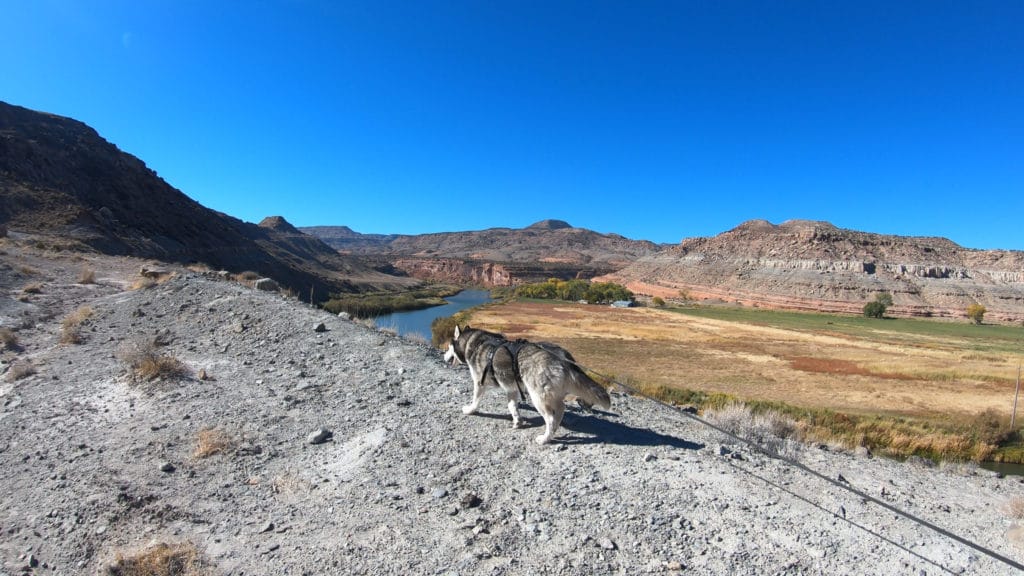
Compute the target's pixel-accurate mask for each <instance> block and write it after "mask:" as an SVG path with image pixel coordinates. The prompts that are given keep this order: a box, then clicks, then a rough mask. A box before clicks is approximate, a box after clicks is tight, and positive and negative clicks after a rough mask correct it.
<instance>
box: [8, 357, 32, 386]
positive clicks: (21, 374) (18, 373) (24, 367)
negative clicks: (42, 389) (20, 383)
mask: <svg viewBox="0 0 1024 576" xmlns="http://www.w3.org/2000/svg"><path fill="white" fill-rule="evenodd" d="M35 373H36V367H35V366H33V365H32V363H31V362H29V361H28V360H23V361H19V362H14V363H12V364H11V367H10V368H8V369H7V381H8V382H14V381H15V380H21V379H22V378H28V377H29V376H31V375H33V374H35Z"/></svg>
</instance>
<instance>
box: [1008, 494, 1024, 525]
mask: <svg viewBox="0 0 1024 576" xmlns="http://www.w3.org/2000/svg"><path fill="white" fill-rule="evenodd" d="M1006 515H1007V516H1009V517H1010V518H1013V519H1014V520H1024V497H1020V496H1014V497H1013V498H1011V499H1010V501H1009V502H1007V503H1006Z"/></svg>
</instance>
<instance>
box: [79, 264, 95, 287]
mask: <svg viewBox="0 0 1024 576" xmlns="http://www.w3.org/2000/svg"><path fill="white" fill-rule="evenodd" d="M78 283H79V284H95V283H96V271H95V270H93V269H92V268H82V271H81V272H79V273H78Z"/></svg>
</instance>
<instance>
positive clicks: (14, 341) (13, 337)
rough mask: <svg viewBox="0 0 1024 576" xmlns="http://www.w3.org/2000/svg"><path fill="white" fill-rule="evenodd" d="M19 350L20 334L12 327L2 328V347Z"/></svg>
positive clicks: (0, 344)
mask: <svg viewBox="0 0 1024 576" xmlns="http://www.w3.org/2000/svg"><path fill="white" fill-rule="evenodd" d="M4 348H6V349H8V350H17V349H18V335H17V334H15V333H14V331H13V330H11V329H10V328H0V349H4Z"/></svg>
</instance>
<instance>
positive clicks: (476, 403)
mask: <svg viewBox="0 0 1024 576" xmlns="http://www.w3.org/2000/svg"><path fill="white" fill-rule="evenodd" d="M469 375H470V377H472V379H473V399H472V400H471V401H470V403H469V404H467V405H465V406H463V407H462V413H463V414H473V413H475V412H476V410H477V408H479V407H480V397H481V396H483V395H484V383H483V382H481V381H480V378H477V375H476V371H475V370H473V367H472V366H470V368H469Z"/></svg>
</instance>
